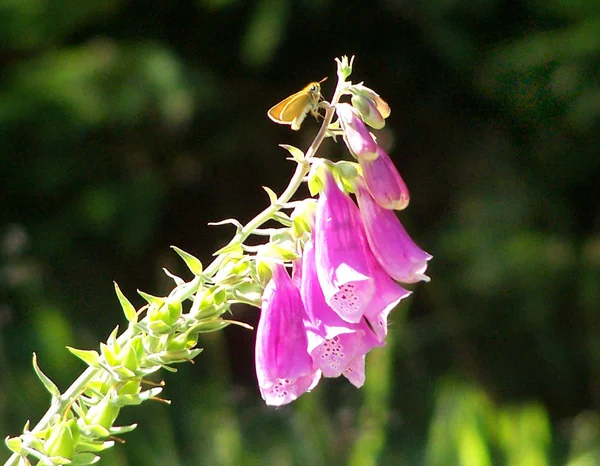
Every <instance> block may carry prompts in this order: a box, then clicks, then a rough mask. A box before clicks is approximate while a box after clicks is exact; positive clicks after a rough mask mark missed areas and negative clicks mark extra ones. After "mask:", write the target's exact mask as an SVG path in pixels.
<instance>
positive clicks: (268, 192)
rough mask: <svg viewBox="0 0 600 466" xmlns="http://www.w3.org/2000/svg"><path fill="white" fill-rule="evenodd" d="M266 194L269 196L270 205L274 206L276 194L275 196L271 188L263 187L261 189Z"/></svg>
mask: <svg viewBox="0 0 600 466" xmlns="http://www.w3.org/2000/svg"><path fill="white" fill-rule="evenodd" d="M262 188H263V189H264V190H265V191H266V192H267V194H268V195H269V200H270V201H271V204H275V203H277V194H275V191H273V190H272V189H271V188H269V187H267V186H263V187H262Z"/></svg>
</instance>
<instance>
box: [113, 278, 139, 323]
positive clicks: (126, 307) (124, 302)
mask: <svg viewBox="0 0 600 466" xmlns="http://www.w3.org/2000/svg"><path fill="white" fill-rule="evenodd" d="M114 283H115V292H116V293H117V298H119V303H121V308H122V309H123V314H125V318H126V319H127V320H128V321H129V322H131V323H132V324H135V323H136V322H137V311H136V310H135V307H133V304H131V302H129V300H128V299H127V298H126V297H125V295H124V294H123V292H122V291H121V288H119V285H117V282H114Z"/></svg>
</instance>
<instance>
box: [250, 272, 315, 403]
mask: <svg viewBox="0 0 600 466" xmlns="http://www.w3.org/2000/svg"><path fill="white" fill-rule="evenodd" d="M304 314H305V311H304V305H303V304H302V299H301V297H300V292H299V291H298V289H297V288H296V286H295V285H294V283H293V282H292V279H291V278H290V276H289V275H288V273H287V271H286V270H285V267H283V266H282V265H279V264H277V265H276V266H275V268H274V270H273V278H272V279H271V281H269V283H268V284H267V286H266V287H265V291H264V294H263V301H262V308H261V314H260V320H259V322H258V328H257V330H256V351H255V362H256V377H257V379H258V386H259V389H260V393H261V396H262V398H263V399H264V400H265V402H266V403H267V404H268V405H273V406H281V405H284V404H287V403H289V402H291V401H294V400H295V399H296V398H298V397H299V396H300V395H302V394H303V393H304V392H306V391H309V390H311V389H312V388H314V387H315V386H316V385H317V383H318V382H319V378H320V377H321V371H319V370H318V369H317V368H315V365H314V364H313V361H312V358H311V356H310V355H309V354H308V351H307V345H308V341H307V338H306V331H305V329H304V324H303V316H304Z"/></svg>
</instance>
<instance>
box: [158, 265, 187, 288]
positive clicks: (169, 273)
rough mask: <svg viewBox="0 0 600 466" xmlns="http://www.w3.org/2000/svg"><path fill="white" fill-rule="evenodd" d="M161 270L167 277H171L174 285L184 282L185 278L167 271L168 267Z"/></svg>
mask: <svg viewBox="0 0 600 466" xmlns="http://www.w3.org/2000/svg"><path fill="white" fill-rule="evenodd" d="M163 272H164V273H165V275H166V276H167V277H169V278H171V279H173V281H174V282H175V285H177V286H180V285H183V284H184V283H185V280H184V279H183V278H181V277H178V276H177V275H175V274H174V273H171V272H169V269H167V268H166V267H163Z"/></svg>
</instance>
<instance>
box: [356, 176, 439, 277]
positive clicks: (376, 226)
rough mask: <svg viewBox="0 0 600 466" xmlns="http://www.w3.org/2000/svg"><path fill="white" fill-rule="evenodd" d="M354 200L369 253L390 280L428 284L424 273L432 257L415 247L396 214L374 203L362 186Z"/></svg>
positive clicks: (360, 185) (359, 187) (359, 185)
mask: <svg viewBox="0 0 600 466" xmlns="http://www.w3.org/2000/svg"><path fill="white" fill-rule="evenodd" d="M356 198H357V200H358V205H359V207H360V214H361V216H362V218H363V221H364V225H365V230H366V233H367V239H368V242H369V246H370V247H371V251H372V252H373V254H374V255H375V257H376V258H377V261H378V262H379V264H381V266H382V267H383V269H384V270H385V271H386V272H387V273H388V274H389V276H390V277H392V278H393V279H394V280H396V281H399V282H403V283H415V282H418V281H420V280H423V281H426V282H428V281H429V277H428V276H427V275H425V271H426V270H427V261H429V260H430V259H431V258H432V256H431V255H429V254H427V253H426V252H425V251H423V250H422V249H421V248H419V246H417V245H416V244H415V243H414V241H413V240H412V239H411V238H410V236H409V235H408V233H407V232H406V230H405V229H404V227H403V226H402V224H401V223H400V220H398V217H396V214H395V212H394V211H393V210H387V209H384V208H383V207H381V206H380V205H379V204H378V203H377V202H375V200H374V199H373V197H372V196H371V194H370V193H369V191H368V190H367V189H366V188H365V186H364V185H363V184H362V183H359V184H358V190H357V192H356Z"/></svg>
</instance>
